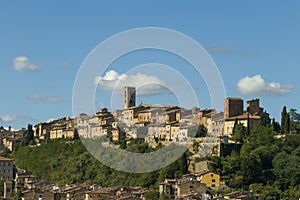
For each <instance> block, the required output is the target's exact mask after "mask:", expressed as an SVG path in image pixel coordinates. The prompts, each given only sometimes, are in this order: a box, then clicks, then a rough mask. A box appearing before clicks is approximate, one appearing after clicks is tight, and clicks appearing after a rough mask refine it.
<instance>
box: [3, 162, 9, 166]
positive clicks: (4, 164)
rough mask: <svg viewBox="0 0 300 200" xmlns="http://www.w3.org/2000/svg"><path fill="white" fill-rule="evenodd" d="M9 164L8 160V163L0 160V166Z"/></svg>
mask: <svg viewBox="0 0 300 200" xmlns="http://www.w3.org/2000/svg"><path fill="white" fill-rule="evenodd" d="M10 165H11V163H10V162H8V163H6V162H0V166H10Z"/></svg>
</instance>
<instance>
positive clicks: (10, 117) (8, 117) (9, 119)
mask: <svg viewBox="0 0 300 200" xmlns="http://www.w3.org/2000/svg"><path fill="white" fill-rule="evenodd" d="M16 120H17V116H16V115H4V116H2V117H0V121H1V122H4V123H10V122H14V121H16Z"/></svg>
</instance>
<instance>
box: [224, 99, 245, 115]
mask: <svg viewBox="0 0 300 200" xmlns="http://www.w3.org/2000/svg"><path fill="white" fill-rule="evenodd" d="M243 104H244V101H243V99H241V98H231V97H229V98H226V99H225V101H224V117H225V119H227V118H230V117H236V116H239V115H242V114H243Z"/></svg>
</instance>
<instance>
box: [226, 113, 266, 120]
mask: <svg viewBox="0 0 300 200" xmlns="http://www.w3.org/2000/svg"><path fill="white" fill-rule="evenodd" d="M236 118H238V119H240V120H241V119H248V114H247V113H243V114H242V115H239V116H234V117H229V118H226V119H225V121H232V120H233V121H234V120H235V119H236ZM249 119H256V120H259V119H260V116H258V115H251V114H249Z"/></svg>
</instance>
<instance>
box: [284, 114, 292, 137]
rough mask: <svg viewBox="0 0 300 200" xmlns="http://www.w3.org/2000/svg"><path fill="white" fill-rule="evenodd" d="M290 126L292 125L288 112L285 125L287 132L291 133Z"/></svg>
mask: <svg viewBox="0 0 300 200" xmlns="http://www.w3.org/2000/svg"><path fill="white" fill-rule="evenodd" d="M290 127H291V121H290V115H289V114H286V117H285V127H284V129H285V131H286V133H290Z"/></svg>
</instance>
